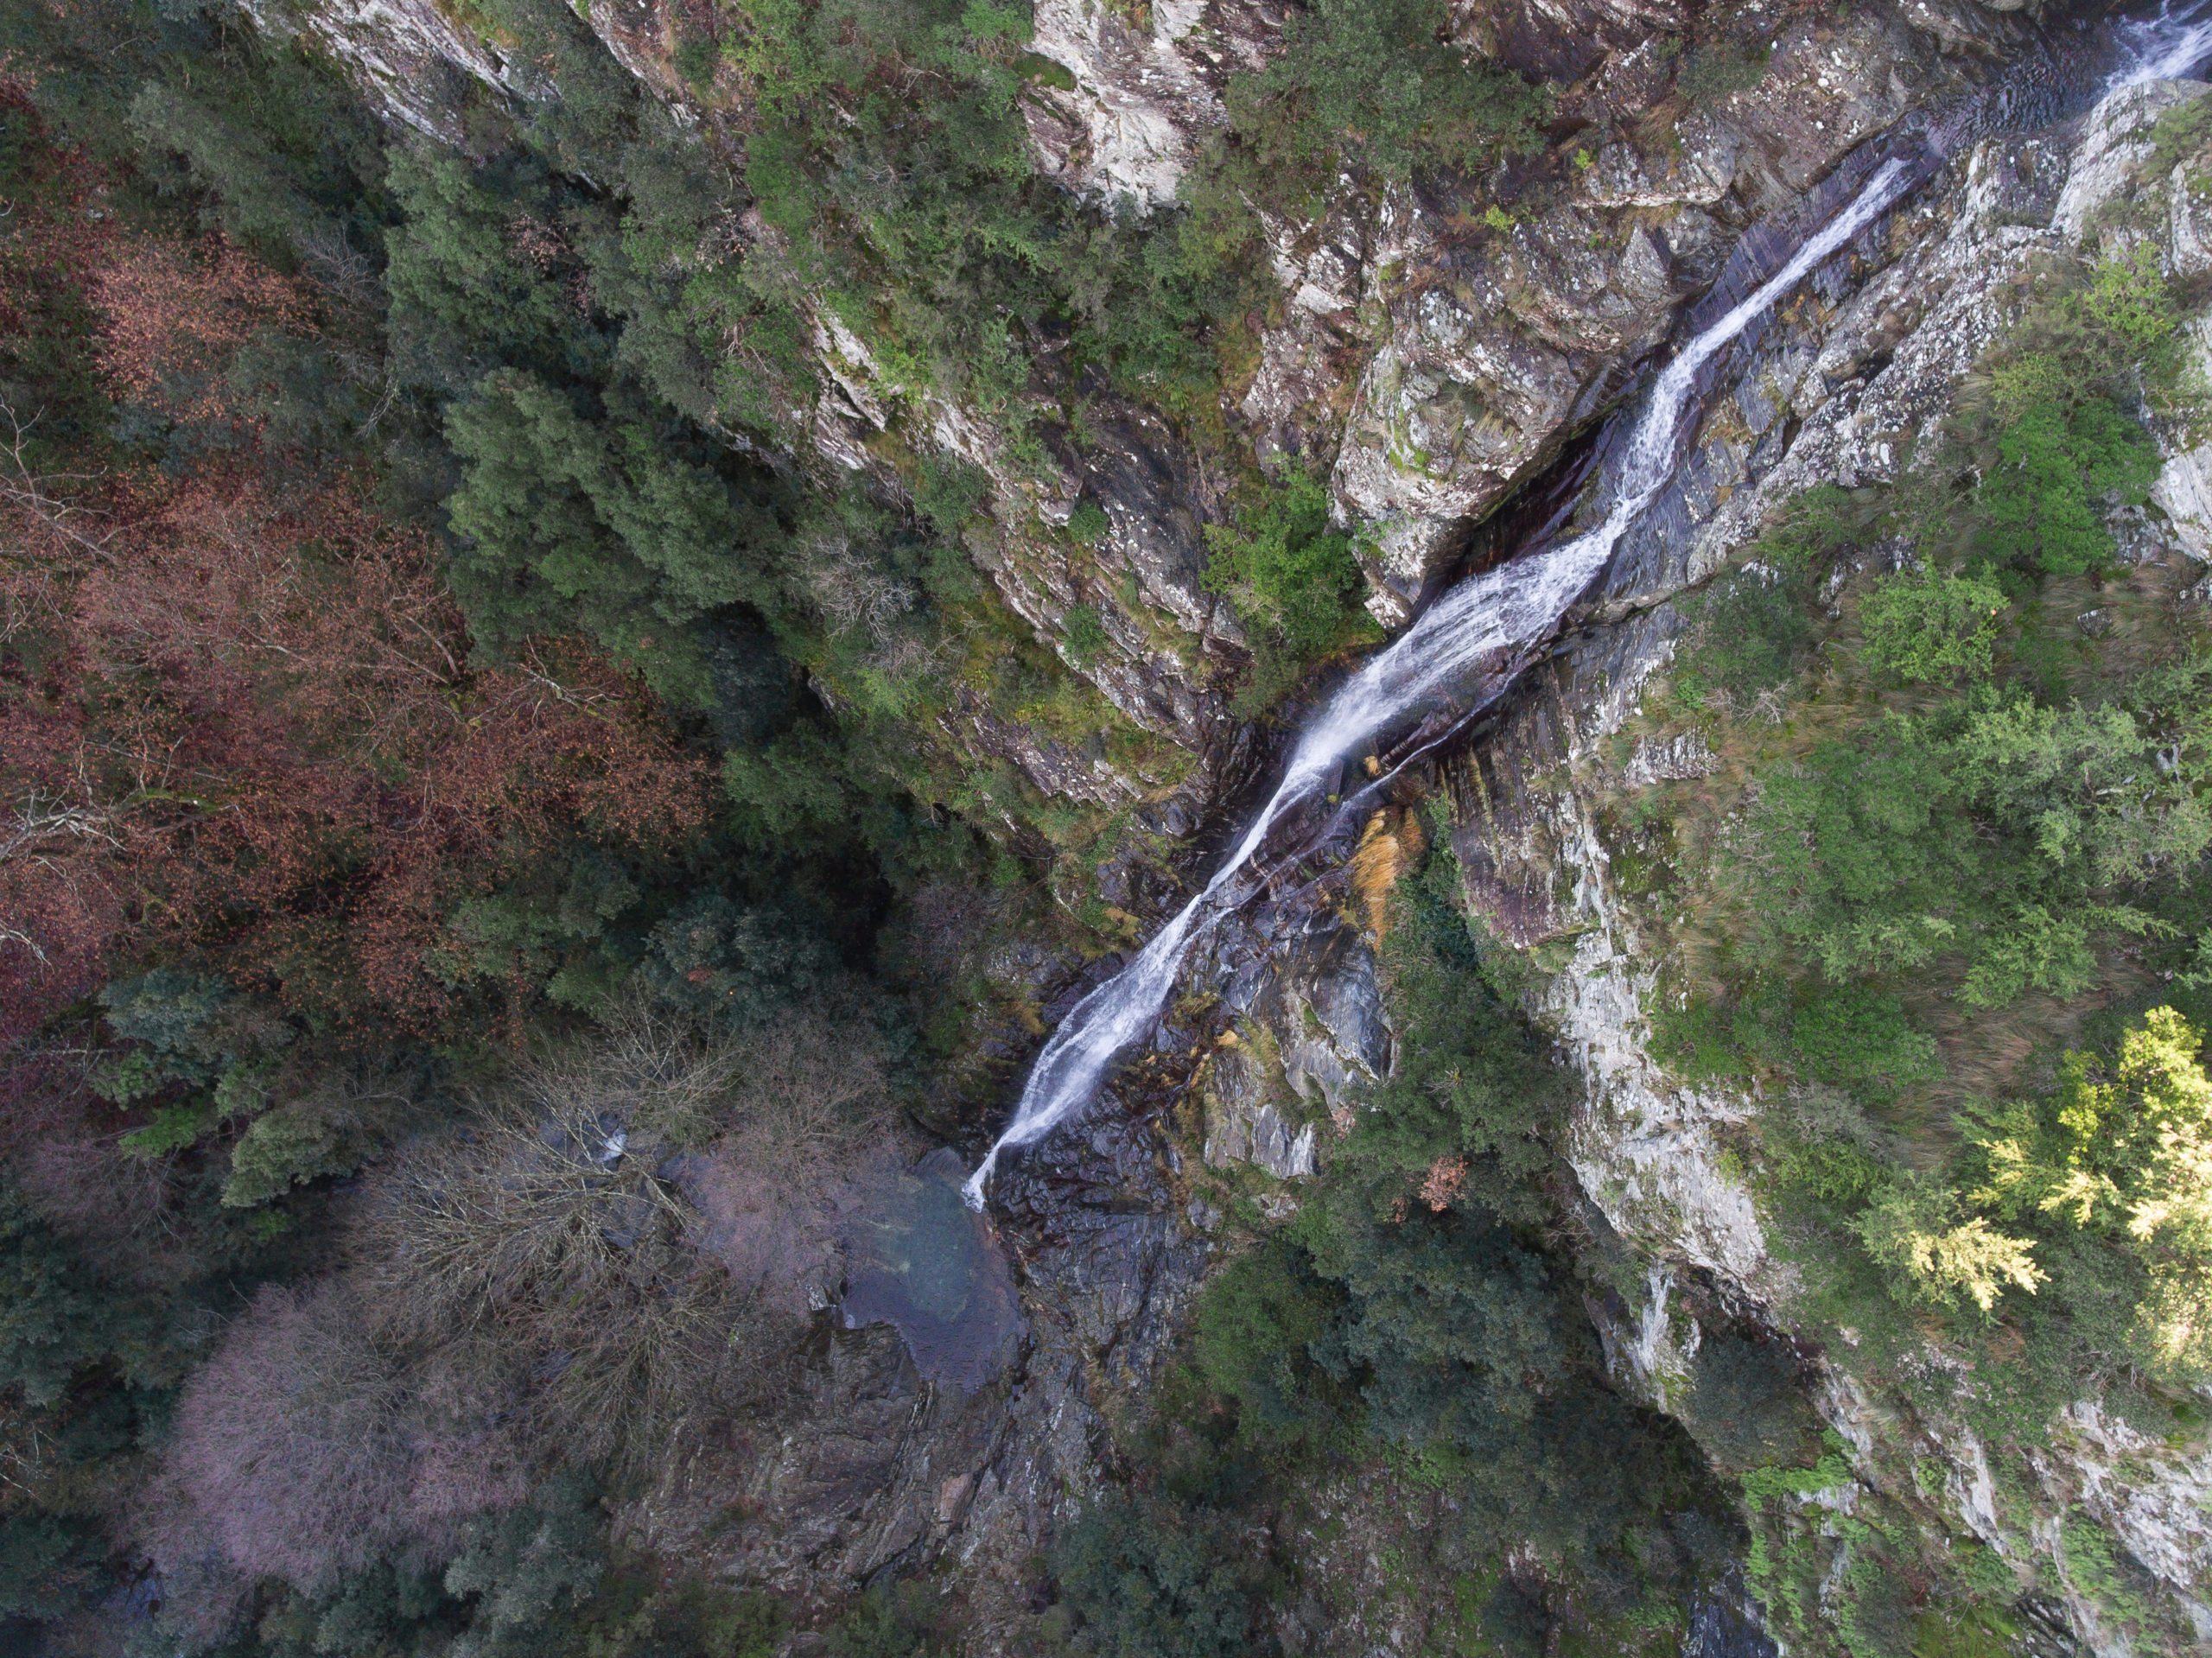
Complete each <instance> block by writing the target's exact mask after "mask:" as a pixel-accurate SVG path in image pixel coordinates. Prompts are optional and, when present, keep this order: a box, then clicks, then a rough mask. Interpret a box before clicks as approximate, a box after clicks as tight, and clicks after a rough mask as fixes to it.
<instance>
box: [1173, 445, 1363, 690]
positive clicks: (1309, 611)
mask: <svg viewBox="0 0 2212 1658" xmlns="http://www.w3.org/2000/svg"><path fill="white" fill-rule="evenodd" d="M1206 549H1207V553H1208V557H1207V561H1206V570H1205V585H1206V586H1207V587H1208V588H1211V589H1212V590H1213V591H1214V592H1216V593H1225V594H1229V595H1230V597H1231V598H1233V599H1234V600H1236V607H1237V609H1238V610H1239V611H1240V612H1241V613H1243V615H1244V616H1245V618H1246V619H1248V620H1249V621H1250V622H1252V623H1253V624H1254V625H1255V626H1259V627H1262V628H1264V629H1266V630H1268V631H1269V632H1273V633H1274V634H1275V635H1277V636H1278V637H1279V638H1281V641H1282V642H1283V644H1284V645H1286V646H1287V648H1288V650H1289V651H1291V652H1292V653H1294V655H1296V656H1298V657H1313V656H1318V655H1319V654H1321V653H1322V652H1324V651H1331V650H1334V649H1336V648H1337V647H1338V645H1342V644H1344V642H1345V638H1346V634H1347V629H1348V626H1349V625H1350V623H1351V618H1352V616H1353V614H1354V599H1355V595H1356V594H1357V592H1358V590H1359V587H1360V575H1359V563H1358V561H1357V559H1355V558H1354V557H1353V556H1352V546H1351V537H1349V536H1347V535H1345V534H1344V532H1343V531H1341V530H1332V529H1331V528H1330V527H1329V490H1328V486H1327V484H1326V483H1325V481H1324V480H1322V479H1321V478H1320V477H1319V475H1317V474H1315V473H1303V472H1294V473H1290V474H1289V475H1288V476H1287V477H1286V478H1285V479H1284V480H1283V481H1282V484H1281V486H1280V487H1278V488H1275V489H1273V490H1269V491H1268V492H1264V493H1263V494H1262V495H1261V496H1260V497H1259V498H1258V499H1257V500H1256V501H1255V502H1254V503H1253V504H1251V505H1249V507H1248V509H1247V510H1246V511H1243V512H1240V513H1239V514H1238V515H1237V517H1236V521H1235V522H1234V523H1233V524H1208V525H1207V526H1206Z"/></svg>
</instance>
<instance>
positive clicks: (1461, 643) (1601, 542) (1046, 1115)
mask: <svg viewBox="0 0 2212 1658" xmlns="http://www.w3.org/2000/svg"><path fill="white" fill-rule="evenodd" d="M2209 3H2212V0H2209ZM1911 181H1912V174H1911V172H1910V169H1909V168H1907V167H1906V166H1905V164H1904V162H1900V161H1895V160H1892V161H1889V162H1884V163H1883V164H1882V165H1881V166H1880V167H1879V168H1877V169H1875V171H1874V172H1873V174H1872V175H1871V176H1870V177H1869V178H1868V179H1867V181H1866V183H1865V184H1864V185H1863V186H1861V187H1860V188H1859V193H1858V194H1857V195H1856V196H1854V197H1853V199H1852V200H1851V201H1850V203H1849V204H1848V205H1847V206H1845V207H1844V209H1843V210H1842V211H1841V212H1840V213H1837V214H1836V215H1835V217H1834V218H1833V219H1830V220H1829V221H1828V222H1827V224H1826V225H1824V226H1821V229H1820V230H1819V231H1818V232H1816V233H1815V235H1813V236H1812V237H1811V238H1809V239H1808V240H1807V241H1806V242H1805V243H1804V244H1803V245H1802V246H1800V247H1799V248H1798V250H1797V251H1796V253H1795V254H1794V255H1793V256H1792V257H1790V259H1789V262H1788V263H1787V264H1784V265H1783V267H1782V269H1781V270H1777V271H1776V272H1775V273H1774V275H1773V276H1770V277H1769V278H1768V279H1767V280H1766V281H1765V282H1764V283H1761V284H1760V286H1759V287H1758V289H1756V290H1754V291H1753V292H1752V293H1751V295H1748V296H1747V297H1745V299H1744V300H1743V301H1741V302H1739V303H1738V304H1737V305H1736V306H1735V307H1734V308H1732V309H1731V310H1730V311H1729V312H1728V313H1727V314H1726V315H1724V316H1722V317H1721V318H1720V319H1719V321H1715V322H1713V324H1711V325H1710V326H1709V327H1707V328H1705V329H1704V330H1703V331H1702V332H1701V333H1700V334H1698V335H1697V336H1696V337H1695V338H1694V339H1693V340H1690V341H1689V342H1688V344H1687V345H1685V346H1682V348H1681V350H1680V351H1679V352H1677V353H1675V355H1674V356H1673V358H1671V359H1669V361H1668V363H1667V365H1666V366H1665V367H1664V368H1662V370H1661V371H1660V372H1659V374H1658V376H1657V377H1656V378H1655V379H1654V381H1653V382H1652V385H1651V389H1650V391H1649V394H1648V396H1647V398H1646V401H1645V403H1644V405H1643V410H1642V412H1641V414H1640V415H1639V416H1638V417H1637V423H1636V426H1635V429H1634V430H1633V432H1632V433H1631V434H1630V438H1629V441H1628V442H1627V443H1626V444H1625V445H1624V446H1623V448H1622V449H1621V450H1620V451H1619V460H1618V466H1617V467H1616V468H1615V475H1614V476H1613V477H1612V478H1611V480H1609V490H1608V499H1609V501H1610V505H1608V506H1607V509H1606V511H1605V518H1604V519H1603V520H1602V521H1601V522H1600V523H1599V524H1598V525H1597V527H1596V528H1594V529H1592V530H1586V531H1584V532H1583V533H1582V534H1580V535H1578V536H1575V537H1572V538H1571V539H1569V540H1567V541H1565V542H1562V543H1559V544H1557V545H1554V546H1551V547H1547V548H1544V549H1541V550H1539V551H1536V552H1535V553H1532V554H1529V555H1527V556H1523V557H1522V558H1519V559H1517V560H1515V561H1513V562H1510V563H1507V564H1503V565H1500V566H1498V567H1497V568H1495V569H1490V570H1485V571H1484V572H1483V573H1482V574H1481V575H1474V576H1471V577H1469V578H1468V579H1467V580H1466V581H1462V582H1461V583H1459V586H1458V587H1456V588H1452V590H1451V591H1450V592H1448V593H1446V594H1445V595H1444V596H1443V597H1442V598H1441V599H1440V600H1437V601H1436V602H1435V603H1434V604H1433V605H1431V606H1430V607H1428V608H1427V610H1426V611H1424V612H1423V613H1421V618H1420V619H1418V620H1417V621H1415V622H1414V625H1413V626H1412V627H1410V628H1408V630H1407V631H1406V632H1404V633H1403V634H1402V635H1401V636H1400V637H1399V638H1397V639H1396V640H1395V642H1394V643H1392V644H1391V645H1389V647H1388V648H1387V649H1385V650H1383V651H1381V652H1380V653H1379V654H1377V655H1376V656H1375V657H1372V658H1371V659H1370V661H1368V662H1367V663H1366V664H1365V665H1363V667H1362V668H1361V669H1360V670H1359V671H1358V672H1357V673H1355V674H1354V675H1353V676H1352V677H1351V678H1350V679H1349V680H1347V681H1346V682H1345V683H1344V685H1343V686H1342V687H1341V688H1340V689H1338V691H1337V693H1336V695H1335V696H1332V697H1331V698H1330V699H1329V701H1328V702H1327V703H1325V705H1324V706H1323V708H1321V710H1320V712H1319V715H1316V716H1315V717H1314V719H1313V721H1311V722H1310V723H1309V724H1308V725H1307V726H1306V728H1305V730H1304V731H1303V732H1302V733H1300V736H1299V739H1298V743H1297V746H1296V747H1294V749H1293V750H1292V752H1291V756H1290V761H1289V764H1288V765H1287V766H1286V767H1285V769H1284V772H1283V778H1282V781H1281V784H1279V785H1277V786H1276V789H1275V791H1274V795H1273V796H1271V797H1269V798H1268V804H1266V805H1265V806H1263V807H1262V808H1261V810H1260V812H1259V815H1258V816H1256V817H1255V819H1254V820H1253V823H1252V827H1251V829H1249V831H1247V833H1246V834H1245V836H1244V838H1243V841H1242V842H1240V843H1239V844H1238V846H1237V848H1236V850H1235V851H1234V852H1232V853H1231V854H1230V855H1229V857H1228V858H1227V859H1225V860H1224V861H1223V863H1222V865H1221V867H1220V868H1219V869H1217V870H1216V871H1215V873H1214V876H1213V879H1212V880H1210V881H1208V882H1207V883H1206V885H1205V890H1204V891H1202V892H1201V893H1198V896H1197V897H1196V898H1193V899H1192V900H1191V901H1190V902H1189V903H1188V904H1186V905H1184V906H1183V909H1182V912H1181V913H1179V915H1177V916H1176V917H1175V918H1174V919H1173V920H1172V921H1170V922H1169V923H1168V924H1166V926H1165V927H1162V928H1161V929H1160V931H1159V932H1158V933H1157V934H1155V935H1154V937H1153V939H1152V941H1151V942H1150V943H1147V945H1146V946H1145V947H1144V949H1143V950H1141V951H1139V952H1138V953H1137V955H1136V956H1135V959H1134V960H1132V961H1131V962H1129V963H1128V965H1127V966H1125V967H1124V968H1122V970H1121V971H1120V972H1119V973H1117V974H1116V975H1114V976H1113V977H1112V978H1110V979H1109V980H1107V981H1105V982H1104V983H1103V984H1101V985H1099V986H1098V987H1096V988H1095V989H1093V990H1092V991H1091V992H1090V994H1088V995H1086V996H1085V997H1084V999H1083V1000H1082V1001H1079V1002H1077V1004H1076V1006H1075V1007H1074V1009H1073V1011H1072V1012H1071V1013H1069V1014H1068V1016H1067V1017H1066V1018H1065V1020H1062V1021H1061V1023H1060V1026H1059V1028H1058V1030H1057V1031H1055V1032H1053V1033H1052V1038H1051V1039H1050V1040H1049V1041H1047V1042H1046V1044H1045V1048H1044V1051H1043V1052H1041V1053H1039V1055H1038V1056H1037V1064H1036V1065H1035V1067H1034V1068H1033V1070H1031V1072H1030V1074H1029V1080H1028V1082H1027V1084H1026V1085H1025V1086H1024V1087H1023V1089H1022V1090H1021V1099H1020V1103H1019V1104H1018V1105H1017V1106H1016V1107H1015V1108H1014V1116H1013V1119H1012V1121H1009V1122H1008V1123H1007V1127H1006V1129H1005V1131H1004V1132H1003V1133H1001V1134H1000V1135H999V1138H998V1140H997V1142H996V1143H995V1145H993V1146H992V1147H991V1149H990V1153H989V1154H988V1156H986V1157H985V1158H984V1159H983V1161H982V1165H981V1166H979V1167H978V1168H977V1169H976V1172H975V1173H974V1174H973V1175H971V1176H970V1177H969V1180H968V1183H967V1185H966V1187H965V1188H964V1190H965V1191H966V1194H967V1197H968V1201H969V1203H970V1204H974V1205H975V1206H976V1207H977V1208H981V1207H982V1202H983V1191H984V1188H985V1186H986V1185H988V1182H989V1180H990V1178H991V1174H992V1172H993V1170H995V1168H996V1167H997V1166H998V1158H999V1153H1001V1151H1003V1150H1005V1149H1006V1148H1007V1147H1008V1146H1022V1145H1027V1144H1028V1143H1029V1142H1030V1141H1032V1140H1037V1139H1039V1138H1041V1137H1042V1136H1043V1135H1045V1134H1047V1133H1049V1132H1050V1131H1051V1130H1052V1128H1055V1127H1056V1126H1057V1125H1058V1124H1059V1123H1060V1122H1061V1121H1064V1120H1065V1118H1067V1117H1068V1116H1069V1115H1070V1114H1071V1113H1073V1112H1075V1111H1077V1110H1078V1109H1081V1108H1082V1107H1083V1106H1084V1104H1086V1103H1087V1102H1089V1101H1090V1098H1091V1096H1092V1095H1093V1094H1094V1093H1096V1090H1097V1088H1098V1084H1099V1082H1100V1080H1101V1079H1102V1078H1103V1077H1104V1075H1105V1073H1106V1069H1107V1067H1108V1066H1109V1065H1110V1064H1112V1063H1113V1062H1114V1060H1115V1058H1116V1057H1117V1056H1118V1055H1119V1054H1121V1053H1122V1051H1123V1050H1125V1049H1127V1048H1128V1047H1129V1046H1130V1045H1132V1044H1134V1043H1135V1042H1136V1041H1137V1040H1139V1039H1141V1038H1142V1037H1143V1036H1144V1035H1145V1034H1146V1032H1148V1031H1149V1030H1150V1029H1151V1027H1152V1026H1153V1024H1154V1021H1155V1020H1158V1018H1159V1017H1160V1010H1161V1008H1162V1007H1165V1006H1166V1001H1167V996H1168V993H1169V992H1170V990H1172V989H1173V987H1174V983H1175V976H1176V974H1177V973H1178V971H1179V969H1181V967H1182V964H1183V959H1184V957H1185V956H1186V955H1187V954H1188V953H1189V951H1190V949H1191V946H1192V943H1195V942H1196V940H1197V939H1198V938H1199V937H1202V936H1203V935H1204V933H1205V931H1206V930H1207V929H1208V928H1210V927H1211V925H1212V924H1213V923H1214V922H1215V921H1216V920H1217V919H1218V918H1219V917H1220V915H1221V914H1222V913H1223V911H1224V907H1225V905H1224V901H1223V899H1222V897H1221V895H1222V893H1223V889H1224V887H1225V886H1228V885H1229V883H1230V881H1232V880H1234V879H1235V878H1236V876H1237V875H1238V874H1239V873H1242V872H1243V870H1244V869H1245V867H1247V866H1248V865H1249V863H1250V862H1251V861H1252V858H1253V856H1254V854H1256V853H1257V852H1258V851H1259V849H1260V848H1261V847H1262V844H1263V843H1264V842H1266V840H1267V836H1268V831H1269V830H1270V829H1273V828H1274V826H1275V824H1276V823H1278V822H1280V821H1281V818H1282V816H1283V814H1284V813H1285V812H1286V811H1287V810H1289V809H1290V808H1291V807H1292V806H1294V805H1295V804H1298V803H1300V802H1301V801H1303V800H1306V799H1307V798H1309V797H1312V796H1313V795H1314V794H1315V793H1317V792H1319V791H1321V790H1323V789H1324V788H1325V786H1326V785H1327V784H1328V783H1329V781H1330V780H1331V779H1332V778H1334V777H1335V776H1336V775H1337V773H1338V771H1339V770H1340V769H1341V767H1342V766H1343V765H1344V761H1345V760H1346V759H1348V758H1349V757H1350V756H1351V754H1353V753H1355V752H1357V750H1358V749H1359V748H1361V747H1362V746H1364V745H1366V744H1368V743H1370V741H1372V740H1375V739H1376V737H1378V736H1380V735H1381V734H1383V733H1384V732H1386V731H1388V730H1390V729H1392V728H1394V727H1402V725H1403V724H1404V723H1405V722H1406V721H1408V719H1409V718H1410V717H1411V716H1412V715H1414V714H1416V713H1418V712H1420V711H1421V710H1423V709H1424V708H1427V706H1428V705H1430V704H1431V703H1432V702H1434V701H1435V700H1436V699H1438V698H1440V697H1441V696H1446V695H1447V694H1448V693H1449V692H1450V691H1451V689H1452V687H1453V686H1454V685H1456V684H1458V683H1460V682H1461V681H1463V680H1464V679H1465V677H1467V675H1468V673H1469V672H1470V670H1472V669H1474V668H1475V667H1477V666H1478V664H1481V663H1483V662H1484V660H1485V659H1487V658H1490V657H1491V656H1492V655H1493V653H1495V652H1497V651H1499V650H1500V649H1501V648H1506V649H1510V648H1511V647H1515V646H1519V645H1528V644H1531V643H1533V642H1535V640H1537V639H1539V638H1541V637H1542V636H1543V634H1544V633H1545V632H1548V630H1549V629H1550V628H1552V627H1553V626H1554V625H1555V624H1557V622H1558V621H1559V619H1560V617H1561V616H1562V615H1563V614H1565V613H1566V611H1567V607H1569V606H1571V605H1572V604H1573V602H1574V600H1576V599H1577V598H1578V597H1580V594H1582V593H1583V592H1584V591H1585V590H1586V588H1588V587H1589V586H1590V584H1591V583H1592V581H1595V580H1596V579H1597V578H1598V576H1599V573H1600V572H1601V571H1602V570H1603V569H1604V568H1605V561H1606V560H1607V558H1608V557H1609V556H1611V553H1612V550H1613V548H1614V547H1615V545H1616V544H1618V542H1619V541H1620V538H1621V537H1622V536H1623V535H1624V534H1625V533H1626V532H1627V530H1628V529H1629V526H1630V524H1634V523H1635V521H1636V519H1637V516H1638V515H1639V514H1641V513H1642V512H1643V510H1644V508H1646V507H1647V506H1649V505H1650V504H1651V502H1652V499H1653V498H1654V497H1656V495H1657V494H1658V493H1659V492H1660V490H1661V489H1662V487H1663V486H1665V484H1666V482H1667V480H1668V479H1669V477H1671V476H1672V475H1673V473H1674V470H1675V463H1676V461H1677V459H1678V456H1679V452H1680V450H1681V444H1682V441H1683V437H1684V435H1685V429H1686V428H1687V427H1688V423H1689V422H1688V416H1689V414H1690V412H1691V406H1692V403H1693V401H1694V397H1695V395H1696V391H1697V378H1698V374H1699V372H1700V370H1702V369H1703V368H1704V367H1705V365H1707V363H1709V362H1710V361H1711V360H1712V359H1713V357H1714V356H1715V355H1716V354H1717V353H1719V352H1720V350H1721V349H1722V348H1723V347H1725V346H1727V345H1728V343H1729V342H1730V341H1732V340H1734V339H1735V338H1736V337H1737V336H1738V334H1742V333H1743V332H1744V330H1745V328H1747V327H1750V326H1751V324H1752V323H1753V322H1754V321H1757V320H1758V318H1759V317H1760V316H1762V315H1764V314H1765V312H1766V311H1767V310H1768V309H1769V308H1770V307H1771V306H1772V305H1773V304H1774V303H1775V302H1776V301H1777V300H1779V299H1780V298H1782V296H1783V295H1785V294H1787V293H1788V292H1789V290H1790V289H1793V288H1795V287H1796V285H1797V283H1799V282H1800V281H1801V280H1802V279H1803V277H1804V276H1806V274H1807V273H1808V272H1809V271H1810V270H1813V269H1814V267H1815V266H1816V265H1818V264H1821V261H1822V260H1824V259H1826V258H1827V257H1829V256H1830V255H1831V254H1833V253H1834V252H1835V251H1837V250H1838V249H1839V248H1840V247H1842V246H1843V245H1845V244H1846V243H1847V242H1848V241H1850V240H1851V238H1853V237H1854V236H1856V235H1857V234H1858V233H1859V232H1860V231H1862V230H1864V229H1865V228H1866V226H1868V225H1869V224H1871V223H1872V221H1873V220H1874V219H1875V218H1876V217H1877V216H1878V215H1879V214H1880V213H1883V212H1884V211H1885V209H1887V208H1888V207H1889V206H1890V205H1891V203H1892V202H1893V201H1895V200H1896V199H1897V197H1898V196H1899V195H1901V194H1903V193H1904V190H1905V188H1906V187H1907V186H1908V185H1909V184H1910V182H1911Z"/></svg>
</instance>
